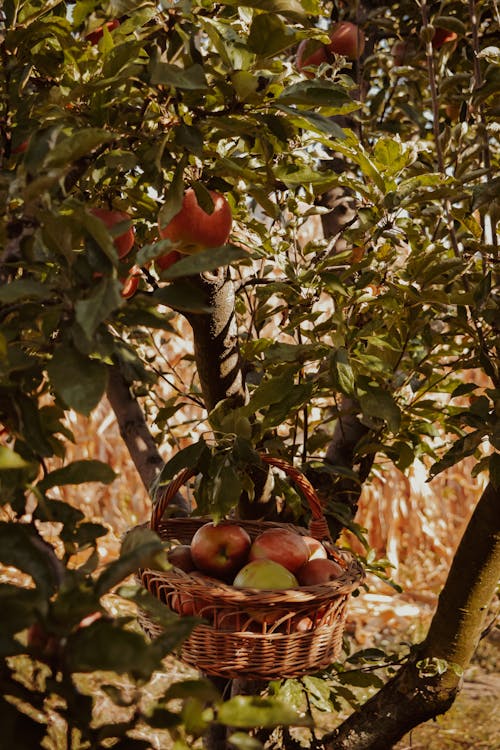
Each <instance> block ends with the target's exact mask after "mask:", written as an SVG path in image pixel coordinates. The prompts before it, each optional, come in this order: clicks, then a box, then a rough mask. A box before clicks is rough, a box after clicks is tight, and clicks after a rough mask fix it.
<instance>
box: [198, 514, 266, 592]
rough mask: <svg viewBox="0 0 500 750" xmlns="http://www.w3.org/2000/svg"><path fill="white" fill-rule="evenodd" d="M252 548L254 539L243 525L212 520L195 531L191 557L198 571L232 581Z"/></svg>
mask: <svg viewBox="0 0 500 750" xmlns="http://www.w3.org/2000/svg"><path fill="white" fill-rule="evenodd" d="M251 545H252V540H251V539H250V537H249V535H248V533H247V532H246V531H245V529H244V528H243V527H242V526H238V524H235V523H228V522H225V521H221V522H220V523H217V524H215V523H213V522H212V521H211V522H209V523H206V524H204V525H203V526H200V528H199V529H197V531H196V532H195V534H194V536H193V538H192V540H191V555H192V557H193V562H194V564H195V566H196V568H197V569H198V570H201V571H202V572H203V573H207V574H208V575H212V576H215V577H216V578H220V579H222V580H228V581H229V580H232V579H233V577H234V575H235V573H237V572H238V570H239V569H240V568H241V566H242V565H244V564H245V563H246V561H247V559H248V552H249V550H250V547H251Z"/></svg>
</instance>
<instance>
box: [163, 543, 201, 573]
mask: <svg viewBox="0 0 500 750" xmlns="http://www.w3.org/2000/svg"><path fill="white" fill-rule="evenodd" d="M167 558H168V561H169V562H170V563H172V565H173V566H174V567H176V568H180V569H181V570H183V571H184V572H185V573H190V572H191V571H192V570H196V566H195V564H194V562H193V556H192V554H191V547H190V546H189V544H178V545H177V546H176V547H173V548H172V549H171V550H169V551H168V553H167Z"/></svg>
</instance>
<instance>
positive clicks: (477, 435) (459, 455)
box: [429, 428, 485, 478]
mask: <svg viewBox="0 0 500 750" xmlns="http://www.w3.org/2000/svg"><path fill="white" fill-rule="evenodd" d="M484 434H485V428H484V429H478V430H474V431H473V432H469V433H467V434H466V435H463V436H462V437H461V438H459V439H458V440H457V441H455V442H454V443H453V445H452V446H451V448H450V450H449V451H447V453H445V455H444V456H443V458H441V460H440V461H437V462H436V463H435V464H434V466H431V469H430V472H429V474H430V477H431V478H434V477H435V476H437V475H438V474H440V473H441V472H442V471H444V470H445V469H449V468H450V466H454V465H455V464H457V463H458V462H459V461H461V460H462V459H463V458H466V457H467V456H472V455H473V453H474V452H475V451H476V449H477V448H478V447H479V445H480V443H481V441H482V439H483V435H484Z"/></svg>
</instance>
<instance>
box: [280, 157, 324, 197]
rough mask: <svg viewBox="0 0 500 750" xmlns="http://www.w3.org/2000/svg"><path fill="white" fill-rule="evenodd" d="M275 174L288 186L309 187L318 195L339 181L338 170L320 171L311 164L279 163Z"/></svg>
mask: <svg viewBox="0 0 500 750" xmlns="http://www.w3.org/2000/svg"><path fill="white" fill-rule="evenodd" d="M274 176H275V177H276V179H277V180H281V181H282V182H284V183H285V185H286V186H287V187H288V188H292V189H294V188H302V187H304V186H307V187H309V188H310V189H311V190H312V191H313V192H314V193H315V194H316V195H317V194H319V193H324V192H326V191H327V190H330V189H331V188H333V187H335V186H336V185H338V183H339V176H338V174H337V173H336V172H333V171H332V172H330V171H328V170H325V171H324V172H323V171H320V170H318V169H317V167H313V166H311V165H310V164H287V163H285V164H278V166H277V167H275V169H274Z"/></svg>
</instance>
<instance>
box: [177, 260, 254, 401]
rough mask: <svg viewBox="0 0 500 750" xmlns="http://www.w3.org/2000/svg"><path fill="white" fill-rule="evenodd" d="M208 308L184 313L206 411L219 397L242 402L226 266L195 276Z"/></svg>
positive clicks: (232, 300) (237, 352) (231, 301)
mask: <svg viewBox="0 0 500 750" xmlns="http://www.w3.org/2000/svg"><path fill="white" fill-rule="evenodd" d="M198 283H199V285H200V287H201V288H202V289H203V291H204V292H205V294H206V296H207V302H208V304H209V305H210V307H211V308H212V311H211V312H210V313H199V314H195V313H189V314H186V318H187V319H188V321H189V323H190V325H191V328H192V329H193V337H194V356H195V361H196V367H197V370H198V376H199V378H200V384H201V390H202V393H203V400H204V402H205V406H206V408H207V410H208V411H211V410H212V409H213V408H214V407H215V406H216V405H217V404H218V403H219V401H222V400H224V399H231V400H232V401H233V403H234V406H241V405H242V404H244V403H245V398H246V391H245V384H244V382H243V375H242V369H241V358H240V351H239V346H238V330H237V326H236V319H235V315H234V286H233V282H232V281H231V278H230V275H229V272H228V270H227V269H226V268H219V269H218V270H217V271H216V272H214V273H213V274H204V275H202V276H200V277H199V281H198Z"/></svg>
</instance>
